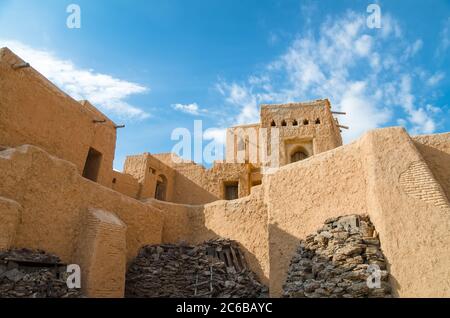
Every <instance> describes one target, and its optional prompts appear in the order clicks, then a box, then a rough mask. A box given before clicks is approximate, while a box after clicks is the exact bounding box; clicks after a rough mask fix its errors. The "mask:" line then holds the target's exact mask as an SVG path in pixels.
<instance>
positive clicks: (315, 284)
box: [283, 215, 391, 298]
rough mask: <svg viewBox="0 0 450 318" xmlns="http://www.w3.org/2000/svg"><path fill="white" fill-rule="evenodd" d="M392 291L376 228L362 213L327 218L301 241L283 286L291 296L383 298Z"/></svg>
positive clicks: (286, 293)
mask: <svg viewBox="0 0 450 318" xmlns="http://www.w3.org/2000/svg"><path fill="white" fill-rule="evenodd" d="M378 270H379V271H378ZM368 280H369V284H368ZM390 292H391V286H390V284H389V273H388V271H387V270H386V259H385V258H384V256H383V253H382V250H381V247H380V241H379V239H378V237H377V233H376V231H375V228H374V227H373V225H372V223H371V222H370V219H369V218H368V217H366V216H359V215H352V216H343V217H338V218H332V219H329V220H326V221H325V225H324V226H323V227H322V228H321V229H320V230H318V231H317V232H316V233H314V234H311V235H308V236H307V237H306V239H305V240H304V241H301V243H300V247H299V248H298V249H297V252H296V253H295V254H294V257H293V258H292V260H291V264H290V266H289V271H288V274H287V279H286V283H285V284H284V285H283V296H284V297H288V298H305V297H306V298H323V297H332V298H341V297H343V298H366V297H378V298H382V297H391V293H390Z"/></svg>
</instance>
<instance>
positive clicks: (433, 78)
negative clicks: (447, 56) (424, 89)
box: [427, 72, 445, 86]
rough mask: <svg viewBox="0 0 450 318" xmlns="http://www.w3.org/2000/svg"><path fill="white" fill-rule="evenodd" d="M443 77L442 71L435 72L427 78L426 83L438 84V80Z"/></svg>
mask: <svg viewBox="0 0 450 318" xmlns="http://www.w3.org/2000/svg"><path fill="white" fill-rule="evenodd" d="M444 77H445V74H444V72H437V73H435V74H433V75H432V76H431V77H430V78H429V79H428V80H427V84H428V85H430V86H435V85H436V84H438V83H439V82H440V81H442V80H443V79H444Z"/></svg>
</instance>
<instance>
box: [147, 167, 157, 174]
mask: <svg viewBox="0 0 450 318" xmlns="http://www.w3.org/2000/svg"><path fill="white" fill-rule="evenodd" d="M148 171H149V172H150V173H151V174H156V170H155V169H153V168H152V167H149V168H148Z"/></svg>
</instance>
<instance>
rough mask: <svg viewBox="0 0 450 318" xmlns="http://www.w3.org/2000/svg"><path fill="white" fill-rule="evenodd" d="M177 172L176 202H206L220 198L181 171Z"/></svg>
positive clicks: (175, 185)
mask: <svg viewBox="0 0 450 318" xmlns="http://www.w3.org/2000/svg"><path fill="white" fill-rule="evenodd" d="M175 172H176V173H175V184H174V195H173V202H174V203H183V204H206V203H210V202H214V201H217V200H220V198H219V197H217V196H216V195H214V194H212V193H211V192H209V191H207V190H206V189H204V188H203V187H201V186H199V185H198V184H196V183H195V182H193V181H192V180H190V179H188V178H187V177H185V176H184V175H183V174H181V173H180V172H178V171H175Z"/></svg>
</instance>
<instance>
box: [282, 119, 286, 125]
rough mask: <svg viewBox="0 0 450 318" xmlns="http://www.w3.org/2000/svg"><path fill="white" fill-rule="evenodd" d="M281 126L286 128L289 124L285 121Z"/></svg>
mask: <svg viewBox="0 0 450 318" xmlns="http://www.w3.org/2000/svg"><path fill="white" fill-rule="evenodd" d="M281 126H283V127H286V126H287V123H286V121H285V120H284V119H283V121H282V122H281Z"/></svg>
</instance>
